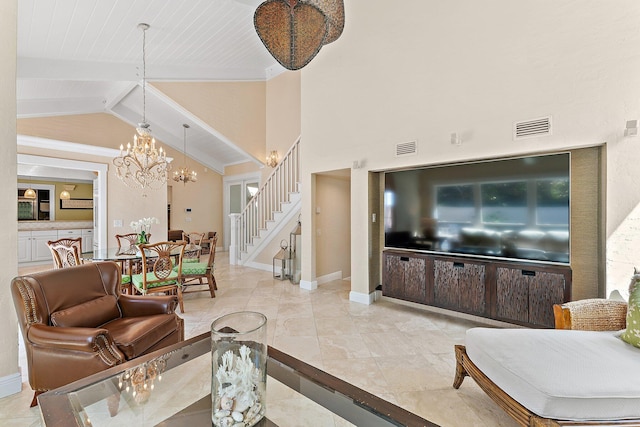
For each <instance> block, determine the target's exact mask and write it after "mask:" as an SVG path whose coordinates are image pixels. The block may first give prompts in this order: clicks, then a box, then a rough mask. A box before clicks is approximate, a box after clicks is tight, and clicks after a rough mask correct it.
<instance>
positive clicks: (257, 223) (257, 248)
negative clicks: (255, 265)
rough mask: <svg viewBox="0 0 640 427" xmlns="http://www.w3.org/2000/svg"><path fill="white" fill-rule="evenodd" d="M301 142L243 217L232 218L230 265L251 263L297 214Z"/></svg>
mask: <svg viewBox="0 0 640 427" xmlns="http://www.w3.org/2000/svg"><path fill="white" fill-rule="evenodd" d="M299 147H300V139H299V138H298V140H297V141H296V142H295V143H294V144H293V145H292V146H291V148H290V149H289V151H288V152H287V154H285V155H284V157H283V159H282V160H281V161H280V163H278V165H277V166H276V167H275V168H274V169H273V172H271V175H269V177H268V178H267V180H266V181H265V183H264V184H263V185H262V187H261V188H260V190H258V192H257V193H256V195H255V196H253V198H252V199H251V201H250V202H249V203H248V204H247V206H246V207H245V208H244V210H243V211H242V213H239V214H235V215H232V218H231V246H230V247H229V261H230V263H231V264H239V265H244V264H246V263H248V262H251V261H253V260H254V259H255V257H256V256H257V255H258V254H259V253H260V252H261V251H262V250H263V249H264V248H265V247H266V246H267V244H268V243H269V242H270V241H271V240H272V239H273V238H274V237H275V236H276V235H278V233H279V232H280V231H281V230H282V228H283V227H284V226H285V225H286V224H287V223H288V222H289V221H290V220H291V219H292V218H294V217H295V216H296V215H298V213H299V212H300V206H301V203H302V200H301V199H302V197H301V195H300V192H299V188H298V187H299V184H300V148H299Z"/></svg>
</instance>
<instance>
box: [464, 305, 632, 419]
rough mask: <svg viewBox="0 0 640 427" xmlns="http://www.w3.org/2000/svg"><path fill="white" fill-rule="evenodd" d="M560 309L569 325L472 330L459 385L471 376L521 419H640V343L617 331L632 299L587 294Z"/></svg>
mask: <svg viewBox="0 0 640 427" xmlns="http://www.w3.org/2000/svg"><path fill="white" fill-rule="evenodd" d="M594 308H595V309H594ZM554 312H555V315H556V328H567V329H562V330H559V329H490V328H473V329H470V330H469V331H467V335H466V338H465V346H456V361H457V366H456V379H455V381H454V387H455V388H459V387H460V385H461V384H462V381H463V379H464V377H465V376H466V375H469V376H471V377H472V378H473V379H474V380H475V381H476V382H477V383H478V385H480V387H481V388H482V389H483V390H484V391H485V392H486V393H487V394H488V395H489V396H490V397H491V398H493V399H494V400H495V401H496V403H498V405H500V406H501V407H502V408H503V409H505V410H506V411H507V412H508V413H509V415H511V416H512V417H513V418H514V419H515V420H516V421H517V422H518V423H519V424H520V425H523V426H560V425H594V424H595V425H616V426H618V425H625V426H629V425H635V426H639V425H640V348H637V347H634V346H632V345H630V344H627V343H626V342H624V341H622V340H621V339H620V338H619V337H618V335H619V334H620V332H619V331H617V330H619V329H623V328H624V321H625V317H626V303H624V302H621V301H610V300H585V301H578V302H573V303H567V304H563V305H562V306H556V307H554ZM594 313H595V314H594ZM580 329H596V331H590V330H580ZM606 329H615V330H616V331H611V330H606Z"/></svg>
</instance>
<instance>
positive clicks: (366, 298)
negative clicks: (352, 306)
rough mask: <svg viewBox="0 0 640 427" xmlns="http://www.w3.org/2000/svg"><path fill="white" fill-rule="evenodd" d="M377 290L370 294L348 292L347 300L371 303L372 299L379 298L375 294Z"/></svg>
mask: <svg viewBox="0 0 640 427" xmlns="http://www.w3.org/2000/svg"><path fill="white" fill-rule="evenodd" d="M377 293H378V291H373V292H371V293H370V294H363V293H360V292H354V291H351V292H349V301H353V302H357V303H360V304H365V305H371V304H373V302H374V301H376V300H377V299H379V297H378V296H377Z"/></svg>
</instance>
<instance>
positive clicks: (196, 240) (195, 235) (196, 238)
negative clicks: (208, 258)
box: [182, 231, 205, 262]
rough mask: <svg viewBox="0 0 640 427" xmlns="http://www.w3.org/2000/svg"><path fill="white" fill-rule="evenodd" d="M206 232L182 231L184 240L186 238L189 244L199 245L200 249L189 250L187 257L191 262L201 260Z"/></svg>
mask: <svg viewBox="0 0 640 427" xmlns="http://www.w3.org/2000/svg"><path fill="white" fill-rule="evenodd" d="M204 236H205V233H200V232H198V231H191V232H189V233H184V232H183V233H182V240H185V241H186V242H187V244H188V245H198V246H199V247H200V249H199V250H198V251H197V252H193V251H189V253H188V254H187V255H185V257H186V258H188V259H189V260H190V261H191V262H199V261H200V255H202V241H203V240H204Z"/></svg>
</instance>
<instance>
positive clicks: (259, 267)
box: [243, 261, 273, 273]
mask: <svg viewBox="0 0 640 427" xmlns="http://www.w3.org/2000/svg"><path fill="white" fill-rule="evenodd" d="M243 267H249V268H255V269H256V270H264V271H270V272H272V273H273V265H269V264H262V263H259V262H253V261H250V262H248V263H246V264H244V265H243Z"/></svg>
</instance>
